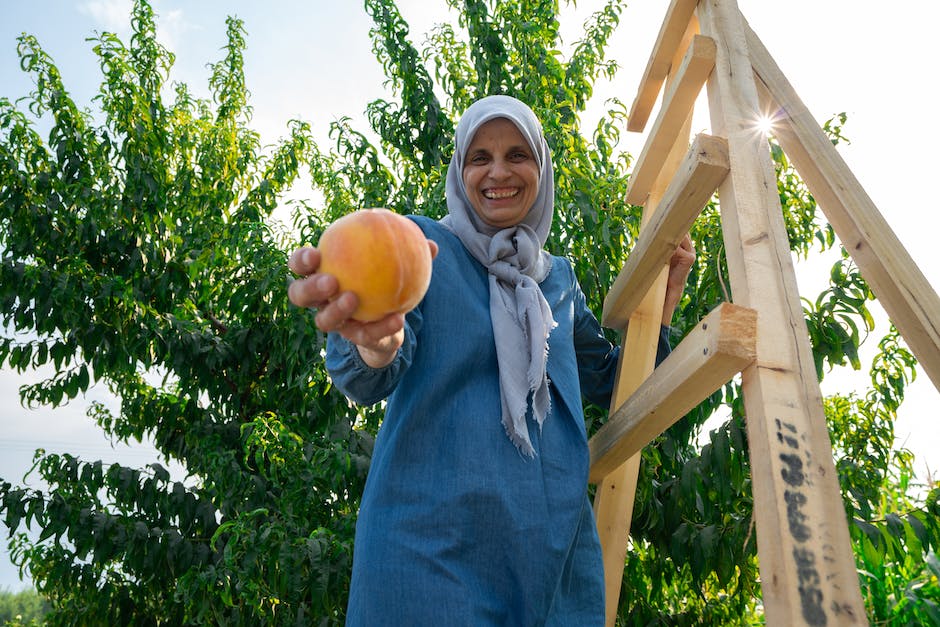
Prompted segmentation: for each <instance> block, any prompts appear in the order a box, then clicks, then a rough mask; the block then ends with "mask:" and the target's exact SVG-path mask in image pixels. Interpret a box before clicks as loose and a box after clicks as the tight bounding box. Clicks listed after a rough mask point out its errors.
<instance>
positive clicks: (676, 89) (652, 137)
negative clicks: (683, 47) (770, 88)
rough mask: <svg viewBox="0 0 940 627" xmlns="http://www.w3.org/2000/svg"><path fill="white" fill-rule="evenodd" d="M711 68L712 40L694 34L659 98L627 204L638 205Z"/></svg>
mask: <svg viewBox="0 0 940 627" xmlns="http://www.w3.org/2000/svg"><path fill="white" fill-rule="evenodd" d="M713 67H715V41H714V40H713V39H710V38H708V37H705V36H703V35H695V36H694V37H693V38H692V42H691V44H690V45H689V48H688V51H687V52H686V54H685V57H684V58H683V60H682V64H681V65H680V66H679V69H678V70H677V71H676V78H675V81H673V82H672V83H671V84H670V87H669V89H668V90H667V91H666V94H665V96H664V97H663V105H662V107H661V108H660V110H659V115H658V116H657V117H656V122H655V123H654V124H653V128H652V129H650V133H649V136H648V137H647V138H646V143H645V144H644V146H643V150H642V151H641V152H640V156H639V158H638V159H637V162H636V166H635V167H634V168H633V172H632V173H631V174H630V182H629V184H628V186H627V202H628V203H630V204H633V205H642V204H644V203H645V201H646V197H647V196H648V195H649V193H650V188H651V187H652V185H653V183H654V182H655V181H656V177H657V175H658V174H659V171H660V169H661V168H662V165H663V161H664V160H665V159H666V155H667V154H668V153H669V150H670V149H671V148H672V146H673V144H674V143H675V141H676V136H677V135H678V134H679V131H680V129H681V128H682V125H683V123H684V122H685V120H686V118H688V116H689V112H690V111H691V110H692V107H694V106H695V100H696V99H697V98H698V95H699V93H700V92H701V91H702V86H703V85H705V81H706V80H708V75H709V74H711V71H712V68H713Z"/></svg>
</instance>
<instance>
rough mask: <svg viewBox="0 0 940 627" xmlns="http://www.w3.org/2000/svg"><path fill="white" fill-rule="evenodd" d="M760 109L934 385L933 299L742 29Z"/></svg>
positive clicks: (937, 354)
mask: <svg viewBox="0 0 940 627" xmlns="http://www.w3.org/2000/svg"><path fill="white" fill-rule="evenodd" d="M746 33H747V43H748V48H749V49H750V50H751V62H752V64H753V67H754V70H755V71H756V73H757V75H758V78H759V80H758V88H759V91H761V92H762V94H761V95H762V102H763V104H762V106H764V107H768V106H772V107H773V111H776V112H777V118H778V119H777V122H776V123H775V125H774V134H775V135H776V137H777V140H778V141H779V142H780V147H781V148H783V150H784V152H786V154H787V156H788V157H789V158H790V161H791V162H792V163H793V165H794V167H795V168H796V170H797V172H799V174H800V176H801V177H802V179H803V181H804V182H805V183H806V186H807V187H808V188H809V191H810V192H811V193H812V194H813V196H814V197H815V198H816V200H817V201H818V202H819V206H820V208H821V209H822V211H823V213H824V214H825V216H826V219H827V220H829V223H830V224H832V228H833V229H834V230H835V232H836V235H838V237H839V240H840V241H841V242H842V245H843V246H844V247H845V249H846V250H847V251H848V252H849V254H851V255H852V259H854V260H855V263H856V264H857V265H858V267H859V270H861V272H862V276H864V277H865V280H866V281H868V283H869V285H871V288H872V291H873V292H874V293H875V296H877V297H878V300H879V302H880V303H881V304H882V306H884V308H885V311H886V312H887V313H888V316H889V317H890V318H891V322H893V323H894V326H895V327H897V329H898V331H899V332H900V333H901V335H902V336H903V337H904V340H905V342H906V343H907V345H908V347H910V349H911V351H912V352H913V353H914V356H915V357H917V360H918V361H919V362H920V363H921V365H922V366H923V367H924V371H925V372H926V373H927V376H928V377H930V380H931V381H933V384H934V386H935V387H936V388H937V389H938V390H940V297H938V295H937V292H936V291H935V290H934V289H933V288H932V287H931V286H930V283H929V282H928V281H927V278H926V277H925V276H924V274H923V272H921V270H920V268H918V267H917V265H916V264H915V263H914V260H913V259H912V258H911V256H910V254H909V253H908V252H907V250H906V249H905V248H904V246H903V244H901V241H900V240H899V239H898V237H897V235H895V233H894V231H892V230H891V227H890V226H889V225H888V223H887V221H886V220H885V219H884V217H883V216H882V214H881V212H879V211H878V208H877V207H876V206H875V204H874V202H872V200H871V198H870V197H869V196H868V194H867V193H866V192H865V190H864V189H863V188H862V186H861V184H860V183H859V182H858V179H856V178H855V175H854V174H853V173H852V171H851V170H850V169H849V167H848V165H846V163H845V161H844V160H843V159H842V156H841V155H840V154H839V152H838V151H837V150H836V148H835V146H833V145H832V142H831V141H829V138H828V137H826V135H825V133H823V131H822V129H821V128H820V126H819V124H818V123H817V122H816V120H815V119H814V118H813V115H812V114H811V113H810V112H809V109H807V107H806V106H805V105H804V104H803V102H802V100H800V98H799V96H798V95H797V94H796V91H795V90H794V89H793V87H792V86H791V85H790V83H789V81H787V79H786V77H785V76H784V75H783V72H781V71H780V68H779V67H778V66H777V64H776V63H775V62H774V60H773V58H771V56H770V54H769V53H768V52H767V49H766V48H765V47H764V45H763V44H762V43H761V41H760V39H759V38H758V37H757V35H756V34H754V32H753V31H752V30H751V29H750V28H749V27H746Z"/></svg>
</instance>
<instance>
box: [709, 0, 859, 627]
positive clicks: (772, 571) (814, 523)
mask: <svg viewBox="0 0 940 627" xmlns="http://www.w3.org/2000/svg"><path fill="white" fill-rule="evenodd" d="M698 18H699V23H700V25H701V28H702V32H703V33H704V34H706V35H709V36H711V37H713V38H714V39H715V42H716V43H717V44H718V56H717V58H716V60H715V70H714V71H713V72H712V76H711V79H710V80H709V85H708V96H709V109H710V113H711V118H712V132H713V133H714V134H716V135H723V136H725V137H727V139H728V153H729V157H730V160H731V172H730V173H729V175H728V176H727V177H726V178H725V181H724V183H722V185H721V187H719V190H718V197H719V199H720V202H721V216H722V227H723V232H724V238H725V250H726V254H727V259H728V269H729V274H730V279H731V289H732V293H733V294H734V301H735V302H736V303H737V304H740V305H744V306H746V307H751V308H753V309H756V310H757V312H758V317H759V320H760V324H759V325H758V327H757V359H756V361H755V362H754V363H753V364H752V365H751V366H748V367H747V368H745V369H744V370H743V371H742V373H741V381H742V391H743V394H744V406H745V412H746V415H747V429H748V443H749V449H750V458H751V476H752V486H753V494H754V519H755V524H756V530H757V549H758V555H759V559H760V573H761V587H762V598H763V603H764V611H765V616H766V619H767V624H768V625H771V626H775V625H785V626H787V627H790V626H799V625H812V626H818V625H857V624H865V623H866V622H867V621H866V615H865V606H864V604H863V603H862V598H861V592H860V589H859V582H858V573H857V571H856V569H855V562H854V555H853V552H852V545H851V542H850V538H849V532H848V525H847V521H846V516H845V510H844V508H843V505H842V496H841V493H840V490H839V484H838V479H837V474H836V471H835V464H834V463H833V460H832V449H831V445H830V442H829V432H828V429H827V426H826V419H825V414H824V412H823V407H822V394H821V392H820V390H819V383H818V381H817V379H816V371H815V367H814V365H813V358H812V351H811V347H810V345H809V338H808V334H807V332H806V325H805V322H804V320H803V312H802V308H801V303H800V300H799V293H798V290H797V283H796V275H795V272H794V269H793V262H792V257H791V253H790V248H789V242H788V240H787V233H786V226H785V224H784V221H783V214H782V210H781V207H780V200H779V197H778V196H777V185H776V175H775V172H774V168H773V163H772V161H771V158H770V153H769V149H768V146H767V141H766V139H765V138H764V136H763V135H762V134H761V133H755V132H754V121H755V120H756V119H757V118H758V116H759V112H760V106H759V102H758V96H757V87H756V85H755V82H754V72H753V70H752V67H751V59H750V56H749V54H748V47H747V40H746V36H745V32H744V22H743V18H742V16H741V13H740V11H739V10H738V7H737V3H736V2H734V0H707V1H704V2H701V3H700V4H699V6H698Z"/></svg>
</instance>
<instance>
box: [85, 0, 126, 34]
mask: <svg viewBox="0 0 940 627" xmlns="http://www.w3.org/2000/svg"><path fill="white" fill-rule="evenodd" d="M78 10H79V12H81V13H84V14H85V15H88V16H89V17H91V18H92V19H93V20H95V21H96V22H98V23H99V24H100V25H101V27H102V29H103V30H106V31H109V32H112V33H115V34H117V35H120V36H121V37H123V36H124V35H127V34H129V33H130V24H131V20H130V16H131V12H132V11H133V10H134V2H133V0H90V1H88V2H83V3H81V4H79V5H78Z"/></svg>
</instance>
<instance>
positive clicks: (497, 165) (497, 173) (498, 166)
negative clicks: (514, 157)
mask: <svg viewBox="0 0 940 627" xmlns="http://www.w3.org/2000/svg"><path fill="white" fill-rule="evenodd" d="M510 174H511V172H510V170H509V164H507V163H506V162H505V161H503V160H502V159H495V160H494V161H493V162H492V163H491V164H490V171H489V176H490V178H492V179H495V180H502V179H505V178H507V177H508V176H509V175H510Z"/></svg>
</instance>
